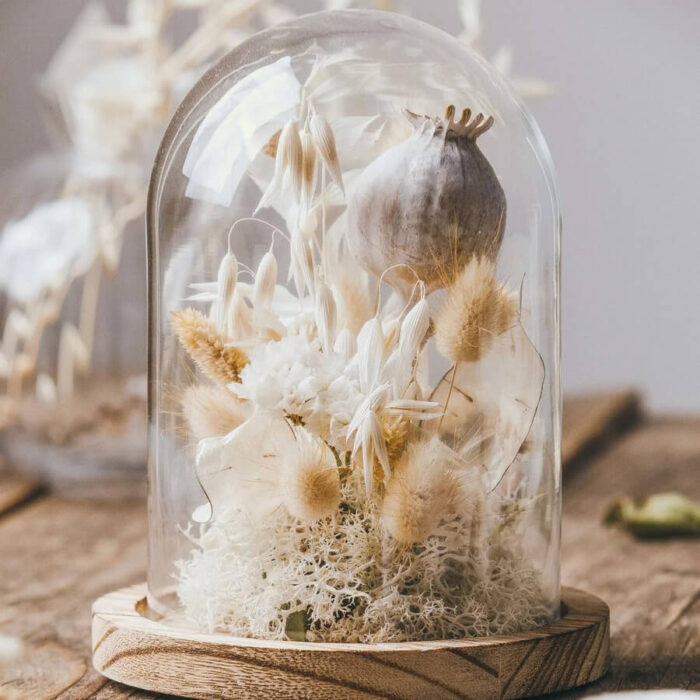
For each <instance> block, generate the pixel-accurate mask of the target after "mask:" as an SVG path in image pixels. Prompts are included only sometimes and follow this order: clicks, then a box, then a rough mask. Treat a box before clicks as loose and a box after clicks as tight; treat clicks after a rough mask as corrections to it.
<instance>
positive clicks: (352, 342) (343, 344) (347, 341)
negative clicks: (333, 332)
mask: <svg viewBox="0 0 700 700" xmlns="http://www.w3.org/2000/svg"><path fill="white" fill-rule="evenodd" d="M333 350H334V352H335V353H336V354H338V355H340V356H341V357H342V358H343V359H344V360H346V361H348V360H349V359H350V358H351V357H352V356H353V355H354V354H355V353H356V352H357V338H356V336H355V334H354V333H353V332H352V331H351V330H350V329H349V328H343V329H342V330H341V331H340V333H338V335H337V336H336V338H335V344H334V345H333Z"/></svg>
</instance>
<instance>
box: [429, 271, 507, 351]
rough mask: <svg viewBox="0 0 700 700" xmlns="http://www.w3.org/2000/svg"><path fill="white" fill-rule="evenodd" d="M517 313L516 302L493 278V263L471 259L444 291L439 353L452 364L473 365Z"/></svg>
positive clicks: (438, 329)
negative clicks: (445, 294) (445, 295)
mask: <svg viewBox="0 0 700 700" xmlns="http://www.w3.org/2000/svg"><path fill="white" fill-rule="evenodd" d="M516 314H517V300H516V297H515V295H513V294H511V293H509V292H508V291H507V290H506V288H505V286H504V285H502V284H499V282H498V280H497V279H496V267H495V264H494V263H493V262H492V261H491V260H489V259H488V258H480V257H474V258H472V259H471V260H470V262H469V263H468V264H467V265H466V266H465V267H464V269H463V270H462V274H461V275H459V277H458V278H457V279H456V280H455V281H454V283H453V284H452V286H451V287H450V288H449V290H448V295H447V299H446V301H445V304H444V306H443V307H442V309H441V310H440V313H439V315H438V318H437V321H436V324H435V335H436V339H437V346H438V349H439V350H440V352H441V353H442V354H443V355H445V357H448V358H449V359H451V360H453V361H454V362H476V361H478V360H479V359H480V358H481V357H482V356H483V355H484V353H485V352H486V351H487V350H488V348H489V347H490V345H491V343H492V342H493V339H494V338H495V337H496V336H497V335H500V334H501V333H503V332H504V331H506V330H507V329H508V328H509V327H510V326H511V324H512V323H513V322H514V320H515V317H516Z"/></svg>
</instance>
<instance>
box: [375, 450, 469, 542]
mask: <svg viewBox="0 0 700 700" xmlns="http://www.w3.org/2000/svg"><path fill="white" fill-rule="evenodd" d="M462 500H463V499H462V497H461V489H460V485H459V481H458V479H457V478H456V477H455V475H454V474H453V473H452V472H450V471H449V470H448V469H446V468H445V465H444V464H443V463H442V462H441V460H440V459H439V456H438V451H436V449H435V445H434V443H433V442H430V441H422V442H417V443H412V444H410V445H408V447H407V448H406V449H405V451H404V453H403V455H402V457H401V459H400V461H399V463H398V464H397V466H396V468H395V469H394V471H393V473H392V475H391V479H390V480H389V484H388V485H387V488H386V494H385V496H384V502H383V504H382V514H381V517H382V523H383V524H384V527H385V528H386V529H387V531H388V532H389V534H390V535H391V536H392V537H393V538H394V539H395V540H396V541H397V542H399V543H400V544H403V545H412V544H415V543H418V542H423V541H425V540H426V539H427V538H428V537H429V536H430V535H431V534H432V533H433V532H435V531H436V530H437V528H438V526H439V524H440V521H441V520H443V519H444V518H446V517H447V516H448V515H449V514H450V513H453V512H455V511H456V510H457V509H458V506H459V505H462V504H461V501H462Z"/></svg>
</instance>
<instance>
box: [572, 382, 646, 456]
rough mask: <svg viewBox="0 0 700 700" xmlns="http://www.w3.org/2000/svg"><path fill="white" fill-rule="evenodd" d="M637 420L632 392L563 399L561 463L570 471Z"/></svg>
mask: <svg viewBox="0 0 700 700" xmlns="http://www.w3.org/2000/svg"><path fill="white" fill-rule="evenodd" d="M640 417H641V407H640V399H639V394H638V393H637V392H635V391H620V392H615V393H598V394H587V395H578V396H571V397H564V412H563V421H562V442H561V459H562V465H563V467H564V469H567V467H568V468H570V467H572V466H573V465H574V464H577V463H579V462H581V461H583V460H584V459H586V458H587V457H590V456H591V455H592V454H593V453H595V452H596V451H597V450H599V449H601V448H602V447H604V446H605V444H606V443H607V442H610V441H611V440H614V439H615V438H616V437H618V436H619V435H621V434H622V433H623V432H624V431H625V430H628V429H629V428H630V427H632V426H633V425H634V424H635V423H637V422H638V421H639V419H640Z"/></svg>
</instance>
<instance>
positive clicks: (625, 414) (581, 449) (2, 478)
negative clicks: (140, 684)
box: [0, 393, 700, 700]
mask: <svg viewBox="0 0 700 700" xmlns="http://www.w3.org/2000/svg"><path fill="white" fill-rule="evenodd" d="M564 423H565V431H564V441H563V453H564V456H565V458H566V468H565V470H564V516H563V535H562V581H563V582H564V583H566V584H568V585H572V586H576V587H579V588H584V589H586V590H588V591H590V592H591V593H595V594H597V595H599V596H600V597H602V598H603V599H605V600H606V601H607V602H608V604H609V605H610V608H611V630H612V665H611V670H610V672H609V673H608V675H607V676H606V677H605V678H604V679H602V680H601V681H599V682H597V683H595V684H592V685H591V686H588V687H586V688H582V689H579V690H576V691H571V692H569V693H565V694H562V695H563V696H566V697H569V696H571V697H579V696H582V695H591V694H594V693H598V692H603V691H610V690H618V689H630V688H634V689H642V688H668V687H678V688H680V687H682V688H695V689H700V540H697V539H696V540H692V539H677V540H667V541H655V542H650V541H646V542H640V541H636V540H634V539H633V538H632V537H631V536H629V535H627V534H626V533H624V532H621V531H619V530H616V529H610V528H608V527H604V526H603V525H602V524H601V519H602V517H603V514H604V512H605V511H606V509H607V507H608V505H609V503H610V502H611V500H612V499H613V498H614V497H615V496H621V495H644V494H648V493H653V492H659V491H668V490H677V491H680V492H682V493H685V494H687V495H689V496H691V497H693V498H695V499H700V479H698V475H699V474H700V417H698V418H693V419H689V418H646V419H642V418H639V413H638V411H637V402H636V397H635V396H634V395H633V394H630V393H622V394H611V395H605V396H593V397H581V398H574V399H571V400H567V401H566V402H565V419H564ZM145 536H146V515H145V507H144V504H143V502H131V503H119V504H116V503H112V504H104V503H103V504H96V503H86V502H70V501H67V500H65V499H62V498H59V497H57V496H55V495H51V494H48V493H44V492H41V491H37V489H36V487H35V486H34V485H32V484H30V483H27V481H26V480H23V479H20V478H17V477H14V476H12V475H11V473H8V472H5V473H3V474H0V633H2V634H8V635H13V636H16V637H19V638H21V639H22V640H23V641H24V644H25V653H24V654H23V656H22V657H21V658H20V660H19V661H17V660H15V661H13V662H11V663H6V664H5V665H4V666H3V665H2V661H1V660H0V698H31V700H34V699H39V698H54V697H58V698H62V699H66V698H88V697H90V698H103V699H106V698H126V697H134V698H148V697H153V695H151V694H149V693H144V692H141V691H137V690H133V689H130V688H126V687H124V686H120V685H118V684H116V683H113V682H111V681H107V680H106V679H104V678H102V677H101V676H99V675H98V674H97V673H96V672H95V671H94V670H93V669H92V667H91V663H90V604H91V602H92V601H93V600H94V599H95V598H96V597H98V596H99V595H101V594H103V593H105V592H107V591H109V590H112V589H114V588H118V587H122V586H127V585H130V584H132V583H136V582H139V581H142V580H143V579H144V578H145V568H146V542H145Z"/></svg>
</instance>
